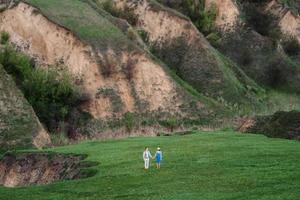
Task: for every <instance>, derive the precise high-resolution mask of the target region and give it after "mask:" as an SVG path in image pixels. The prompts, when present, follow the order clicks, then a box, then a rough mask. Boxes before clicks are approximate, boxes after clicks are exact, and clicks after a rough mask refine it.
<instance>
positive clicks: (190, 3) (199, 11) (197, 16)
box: [183, 0, 217, 36]
mask: <svg viewBox="0 0 300 200" xmlns="http://www.w3.org/2000/svg"><path fill="white" fill-rule="evenodd" d="M183 7H184V8H186V12H185V13H186V14H187V15H188V16H189V17H190V18H191V20H192V21H193V23H194V24H195V26H196V27H197V28H198V29H199V31H200V32H202V33H203V34H204V35H205V36H207V35H209V34H210V33H213V32H216V26H215V20H216V17H217V9H216V6H215V5H211V6H210V8H209V9H207V10H206V9H205V3H204V1H203V0H186V1H184V2H183Z"/></svg>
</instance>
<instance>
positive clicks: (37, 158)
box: [0, 153, 96, 187]
mask: <svg viewBox="0 0 300 200" xmlns="http://www.w3.org/2000/svg"><path fill="white" fill-rule="evenodd" d="M83 159H84V156H82V155H63V154H46V153H35V154H34V153H24V154H18V155H13V154H6V155H5V156H4V157H3V158H2V160H1V161H0V185H3V186H5V187H17V186H28V185H33V184H49V183H51V182H54V181H60V180H72V179H80V178H86V177H89V176H93V175H95V173H96V171H93V170H90V169H88V167H91V166H93V165H94V163H88V162H82V161H83Z"/></svg>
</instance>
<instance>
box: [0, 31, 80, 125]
mask: <svg viewBox="0 0 300 200" xmlns="http://www.w3.org/2000/svg"><path fill="white" fill-rule="evenodd" d="M4 35H5V34H4ZM2 41H3V40H2ZM0 63H1V64H2V65H3V67H4V69H5V70H6V71H7V73H9V74H10V75H12V76H13V77H14V79H15V81H16V83H17V85H18V87H19V88H20V89H21V91H22V92H23V94H24V96H25V98H26V99H27V101H28V102H29V103H30V104H31V106H32V107H33V109H34V110H35V112H36V114H37V116H38V117H39V119H40V121H41V122H42V123H43V124H45V125H46V126H47V128H48V129H49V130H51V131H55V130H56V129H57V128H58V127H59V124H60V122H63V121H66V120H67V118H68V116H69V114H70V113H71V111H72V109H73V108H74V106H75V105H76V103H78V100H79V93H78V91H77V89H76V88H75V86H74V85H73V83H72V81H71V78H70V77H69V76H68V75H67V73H66V72H57V71H54V70H52V69H51V68H49V69H48V70H45V69H42V68H35V67H34V62H33V61H32V60H31V59H30V58H29V57H28V56H26V55H24V54H22V53H19V52H16V51H15V50H14V49H13V48H12V47H11V46H10V45H8V44H7V45H6V46H5V47H4V48H2V49H1V52H0Z"/></svg>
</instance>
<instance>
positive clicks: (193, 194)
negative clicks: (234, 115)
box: [0, 132, 300, 200]
mask: <svg viewBox="0 0 300 200" xmlns="http://www.w3.org/2000/svg"><path fill="white" fill-rule="evenodd" d="M157 145H160V146H161V148H162V151H163V153H164V160H163V163H162V169H161V170H160V171H156V169H154V163H153V162H152V166H151V169H150V170H149V171H148V172H145V171H144V170H143V169H142V167H143V161H142V151H143V149H144V147H145V146H149V147H150V150H151V151H152V153H154V149H155V148H156V146H157ZM298 149H299V143H298V142H295V141H288V140H279V139H267V138H266V137H264V136H260V135H242V134H236V133H232V132H218V133H196V134H193V135H186V136H173V137H156V138H130V139H125V140H114V141H105V142H84V143H81V144H78V145H73V146H67V147H59V148H55V149H51V151H55V152H59V153H79V154H88V156H89V157H88V160H90V161H98V162H100V165H99V166H97V167H96V169H98V174H97V175H96V176H94V177H92V178H88V179H84V180H78V181H66V182H62V183H55V184H51V185H48V186H35V187H27V188H15V189H8V188H4V187H0V196H1V197H5V199H6V200H18V199H22V200H26V199H39V200H54V199H64V200H73V199H82V200H83V199H85V200H86V199H89V200H92V199H95V200H96V199H106V200H108V199H130V200H134V199H138V200H141V199H180V200H181V199H189V200H192V199H214V200H216V199H222V200H224V199H228V200H229V199H230V200H231V199H260V200H263V199H264V200H267V199H273V200H281V199H291V200H295V199H298V197H299V195H300V191H299V190H298V188H299V186H300V173H299V170H298V169H299V167H300V161H299V159H298V158H299V156H300V152H299V151H298Z"/></svg>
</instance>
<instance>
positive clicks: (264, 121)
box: [248, 111, 300, 139]
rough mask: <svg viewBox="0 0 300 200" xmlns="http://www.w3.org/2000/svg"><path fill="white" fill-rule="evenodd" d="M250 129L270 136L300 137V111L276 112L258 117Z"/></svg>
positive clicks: (252, 131)
mask: <svg viewBox="0 0 300 200" xmlns="http://www.w3.org/2000/svg"><path fill="white" fill-rule="evenodd" d="M248 131H249V132H251V133H263V134H265V135H267V136H269V137H276V138H285V139H300V112H298V111H291V112H276V113H275V114H274V115H271V116H263V117H258V118H257V119H256V124H255V125H254V126H253V127H252V128H250V130H248Z"/></svg>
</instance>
